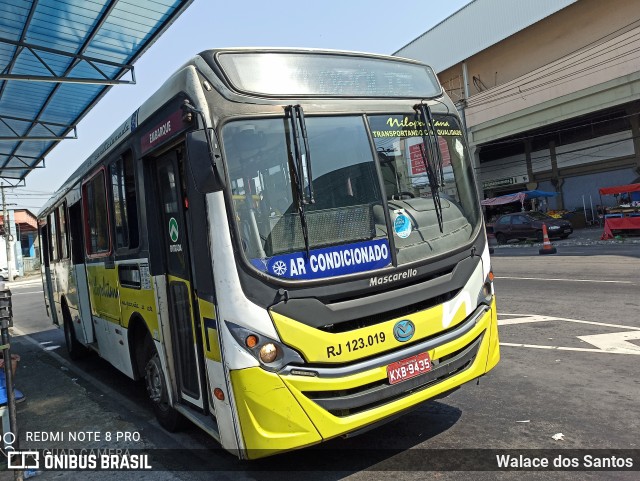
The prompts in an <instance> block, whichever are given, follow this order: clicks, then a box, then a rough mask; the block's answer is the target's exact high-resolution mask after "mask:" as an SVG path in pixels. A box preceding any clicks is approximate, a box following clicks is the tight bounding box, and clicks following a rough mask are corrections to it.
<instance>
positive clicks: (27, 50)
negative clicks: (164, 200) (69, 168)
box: [0, 0, 193, 185]
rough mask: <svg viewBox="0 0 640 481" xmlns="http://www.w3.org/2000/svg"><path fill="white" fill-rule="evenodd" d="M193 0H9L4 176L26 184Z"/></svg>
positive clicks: (1, 120) (2, 79) (1, 97)
mask: <svg viewBox="0 0 640 481" xmlns="http://www.w3.org/2000/svg"><path fill="white" fill-rule="evenodd" d="M192 1H193V0H2V1H1V2H0V178H2V179H3V180H4V181H6V182H7V183H9V184H10V185H16V184H19V183H20V182H21V181H23V180H24V178H25V177H26V176H27V175H28V173H29V172H30V171H31V170H32V169H33V168H36V167H37V166H39V165H41V163H42V161H43V159H44V157H45V155H46V154H48V153H49V152H50V151H51V149H53V148H54V147H55V146H56V145H57V143H58V142H60V140H61V139H62V138H65V137H67V138H73V137H70V135H71V136H72V135H74V134H75V125H77V123H78V122H79V121H80V119H82V117H83V116H84V115H86V113H87V112H88V111H89V110H90V109H91V108H92V107H93V106H94V105H95V104H96V103H97V101H98V100H99V99H100V98H101V97H102V96H103V95H104V94H105V93H106V91H107V90H108V89H109V88H111V86H113V85H118V84H122V83H132V82H134V81H135V77H134V74H133V67H132V64H133V63H134V62H135V61H136V60H137V59H138V58H139V57H140V56H141V55H142V54H143V53H144V51H145V50H146V49H147V48H149V47H150V46H151V45H152V44H153V42H154V41H155V40H156V39H157V38H158V37H159V36H160V35H161V34H162V33H163V32H164V30H165V29H166V28H167V27H168V26H169V25H170V24H171V23H172V22H173V21H174V20H175V19H176V18H177V17H178V16H179V15H180V14H181V13H182V12H183V11H184V10H185V9H186V8H187V7H188V6H189V4H191V2H192Z"/></svg>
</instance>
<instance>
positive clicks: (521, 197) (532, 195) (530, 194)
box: [480, 190, 558, 205]
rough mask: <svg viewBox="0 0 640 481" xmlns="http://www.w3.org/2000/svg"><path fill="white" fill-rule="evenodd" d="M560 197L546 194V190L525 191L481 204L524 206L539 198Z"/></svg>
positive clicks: (549, 193) (486, 200) (487, 200)
mask: <svg viewBox="0 0 640 481" xmlns="http://www.w3.org/2000/svg"><path fill="white" fill-rule="evenodd" d="M556 195H558V193H557V192H546V191H544V190H525V191H523V192H518V193H517V194H507V195H501V196H500V197H493V198H491V199H484V200H483V201H481V202H480V204H481V205H503V204H510V203H512V202H520V203H521V204H524V201H525V200H527V199H537V198H539V197H554V196H556Z"/></svg>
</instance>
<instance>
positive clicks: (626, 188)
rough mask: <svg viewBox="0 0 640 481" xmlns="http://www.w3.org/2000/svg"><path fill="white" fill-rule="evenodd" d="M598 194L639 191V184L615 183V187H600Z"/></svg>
mask: <svg viewBox="0 0 640 481" xmlns="http://www.w3.org/2000/svg"><path fill="white" fill-rule="evenodd" d="M598 190H599V192H600V195H617V194H626V193H628V192H629V193H630V192H640V184H627V185H616V186H615V187H601V188H600V189H598Z"/></svg>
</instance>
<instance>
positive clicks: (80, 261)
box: [69, 201, 95, 344]
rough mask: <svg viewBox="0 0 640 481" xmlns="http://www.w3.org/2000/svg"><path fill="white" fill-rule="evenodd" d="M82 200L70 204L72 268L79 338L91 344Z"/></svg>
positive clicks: (92, 332)
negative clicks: (79, 328) (78, 319)
mask: <svg viewBox="0 0 640 481" xmlns="http://www.w3.org/2000/svg"><path fill="white" fill-rule="evenodd" d="M83 224H84V221H83V217H82V202H80V201H78V202H76V203H75V204H73V205H70V206H69V235H70V237H71V269H72V272H73V275H74V276H75V283H76V292H77V295H78V302H77V307H78V312H79V314H80V323H81V325H82V330H81V331H82V332H81V333H79V332H78V331H77V330H76V335H77V337H78V340H79V341H81V342H83V343H85V344H90V343H92V342H94V341H95V333H94V327H93V322H92V318H91V303H90V301H89V283H88V281H87V267H86V265H85V263H84V236H83V234H82V226H83Z"/></svg>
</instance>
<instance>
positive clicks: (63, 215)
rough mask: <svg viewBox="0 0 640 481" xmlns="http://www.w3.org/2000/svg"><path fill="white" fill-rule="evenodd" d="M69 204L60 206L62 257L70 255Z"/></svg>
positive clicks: (59, 233)
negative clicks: (68, 233)
mask: <svg viewBox="0 0 640 481" xmlns="http://www.w3.org/2000/svg"><path fill="white" fill-rule="evenodd" d="M66 207H67V204H66V203H64V204H62V205H61V206H60V207H58V212H57V215H58V235H59V237H58V241H59V245H60V259H67V258H68V257H69V237H68V235H67V209H66Z"/></svg>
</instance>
